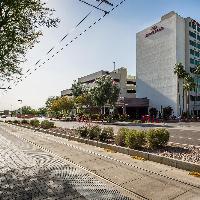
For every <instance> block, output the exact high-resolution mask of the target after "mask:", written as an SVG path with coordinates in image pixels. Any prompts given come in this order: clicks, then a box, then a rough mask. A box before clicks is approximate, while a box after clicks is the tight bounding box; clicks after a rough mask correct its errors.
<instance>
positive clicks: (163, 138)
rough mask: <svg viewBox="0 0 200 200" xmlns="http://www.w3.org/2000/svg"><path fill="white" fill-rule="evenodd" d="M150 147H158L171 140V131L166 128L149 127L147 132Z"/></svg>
mask: <svg viewBox="0 0 200 200" xmlns="http://www.w3.org/2000/svg"><path fill="white" fill-rule="evenodd" d="M146 138H147V142H148V145H149V147H151V148H158V147H163V146H165V145H166V144H167V143H168V141H169V132H168V130H166V129H163V128H160V129H149V130H148V131H147V134H146Z"/></svg>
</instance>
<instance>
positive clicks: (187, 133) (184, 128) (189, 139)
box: [55, 121, 200, 147]
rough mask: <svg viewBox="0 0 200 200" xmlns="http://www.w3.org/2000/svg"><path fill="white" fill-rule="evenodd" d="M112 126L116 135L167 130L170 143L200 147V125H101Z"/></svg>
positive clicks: (75, 124)
mask: <svg viewBox="0 0 200 200" xmlns="http://www.w3.org/2000/svg"><path fill="white" fill-rule="evenodd" d="M55 124H56V126H58V127H63V128H77V127H79V126H83V125H85V123H80V122H61V121H55ZM101 126H112V127H113V128H114V131H115V133H116V132H117V131H118V129H119V128H121V127H126V128H130V129H148V128H167V129H168V130H169V132H170V141H169V142H173V143H176V144H177V145H183V146H185V145H194V146H199V147H200V123H177V124H174V123H173V124H172V123H171V124H141V125H128V124H127V125H126V123H120V124H119V125H101Z"/></svg>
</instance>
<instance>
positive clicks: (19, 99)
mask: <svg viewBox="0 0 200 200" xmlns="http://www.w3.org/2000/svg"><path fill="white" fill-rule="evenodd" d="M17 101H19V102H20V104H21V107H20V114H21V116H22V100H21V99H18V100H17Z"/></svg>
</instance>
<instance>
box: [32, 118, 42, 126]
mask: <svg viewBox="0 0 200 200" xmlns="http://www.w3.org/2000/svg"><path fill="white" fill-rule="evenodd" d="M30 125H31V126H34V127H38V126H39V125H40V121H39V120H37V119H32V120H31V121H30Z"/></svg>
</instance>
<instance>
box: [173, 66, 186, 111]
mask: <svg viewBox="0 0 200 200" xmlns="http://www.w3.org/2000/svg"><path fill="white" fill-rule="evenodd" d="M174 74H176V75H177V78H178V80H177V81H178V83H177V85H178V87H177V90H178V93H180V83H181V81H182V83H183V82H184V79H185V77H186V76H187V75H188V73H187V72H186V71H185V69H184V66H183V64H182V63H177V64H176V65H175V67H174ZM184 93H185V92H184V88H183V109H184V104H185V103H184V96H185V94H184ZM180 114H181V111H180Z"/></svg>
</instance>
